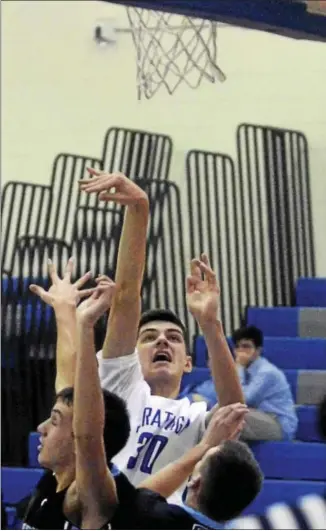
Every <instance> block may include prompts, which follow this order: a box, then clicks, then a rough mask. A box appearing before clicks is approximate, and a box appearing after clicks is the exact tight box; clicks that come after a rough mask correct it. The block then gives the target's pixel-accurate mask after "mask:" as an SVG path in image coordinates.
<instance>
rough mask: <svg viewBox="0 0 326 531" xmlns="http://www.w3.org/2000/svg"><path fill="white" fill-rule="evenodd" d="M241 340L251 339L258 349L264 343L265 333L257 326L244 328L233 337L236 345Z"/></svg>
mask: <svg viewBox="0 0 326 531" xmlns="http://www.w3.org/2000/svg"><path fill="white" fill-rule="evenodd" d="M241 339H250V340H251V341H252V342H253V343H254V345H255V347H256V348H259V347H262V346H263V343H264V337H263V333H262V331H261V330H259V328H257V327H256V326H243V327H242V328H239V329H238V330H236V331H235V332H233V335H232V341H233V343H234V344H235V345H236V344H237V343H238V341H241Z"/></svg>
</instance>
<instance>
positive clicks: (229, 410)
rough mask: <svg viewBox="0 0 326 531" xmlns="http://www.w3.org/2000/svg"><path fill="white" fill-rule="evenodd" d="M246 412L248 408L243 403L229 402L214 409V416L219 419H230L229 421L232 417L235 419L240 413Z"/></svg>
mask: <svg viewBox="0 0 326 531" xmlns="http://www.w3.org/2000/svg"><path fill="white" fill-rule="evenodd" d="M247 412H248V408H247V406H246V405H245V404H241V403H240V402H239V403H236V404H229V405H228V406H224V407H221V408H220V409H219V410H217V411H216V413H215V414H214V417H215V416H216V418H217V419H218V420H219V421H221V420H224V419H225V420H228V419H230V420H231V422H232V421H233V420H234V419H237V418H238V417H239V416H241V415H242V414H246V413H247Z"/></svg>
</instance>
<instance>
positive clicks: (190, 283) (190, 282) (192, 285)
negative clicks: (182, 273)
mask: <svg viewBox="0 0 326 531" xmlns="http://www.w3.org/2000/svg"><path fill="white" fill-rule="evenodd" d="M197 282H198V280H197V279H196V278H194V277H193V276H190V275H189V276H187V278H186V288H187V293H193V292H194V291H195V289H196V286H197Z"/></svg>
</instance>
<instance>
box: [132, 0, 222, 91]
mask: <svg viewBox="0 0 326 531" xmlns="http://www.w3.org/2000/svg"><path fill="white" fill-rule="evenodd" d="M127 13H128V18H129V23H130V27H131V32H132V36H133V41H134V44H135V47H136V50H137V86H138V99H141V98H142V97H143V96H145V98H147V99H150V98H152V97H153V96H154V94H156V92H157V91H158V90H159V89H160V87H161V86H164V87H165V88H166V90H167V91H168V93H169V94H173V93H174V92H175V90H176V89H177V88H178V86H179V85H180V84H181V83H183V82H184V83H186V84H187V85H188V86H189V87H191V88H197V87H199V85H200V84H201V82H202V80H203V79H206V80H208V81H210V82H211V83H216V82H217V81H225V80H226V76H225V74H224V73H223V72H222V70H221V69H220V68H219V66H218V65H217V22H215V21H209V20H203V19H198V18H190V17H186V16H179V15H174V14H172V13H163V12H160V11H153V10H149V9H140V8H137V7H127Z"/></svg>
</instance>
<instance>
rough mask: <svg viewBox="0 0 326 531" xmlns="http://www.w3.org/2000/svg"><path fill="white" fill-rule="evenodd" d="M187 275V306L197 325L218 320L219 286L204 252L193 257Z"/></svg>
mask: <svg viewBox="0 0 326 531" xmlns="http://www.w3.org/2000/svg"><path fill="white" fill-rule="evenodd" d="M190 273H191V274H190V275H189V276H188V277H187V287H186V291H187V295H186V298H187V306H188V309H189V311H190V312H191V314H192V315H193V317H194V318H195V319H196V321H197V322H198V324H199V325H201V324H202V323H206V322H209V321H216V320H220V288H219V285H218V283H217V280H216V275H215V273H214V271H213V269H212V268H211V265H210V263H209V260H208V257H207V255H206V254H204V253H203V254H201V256H200V260H199V259H196V258H195V259H193V260H191V264H190Z"/></svg>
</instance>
